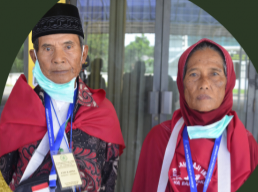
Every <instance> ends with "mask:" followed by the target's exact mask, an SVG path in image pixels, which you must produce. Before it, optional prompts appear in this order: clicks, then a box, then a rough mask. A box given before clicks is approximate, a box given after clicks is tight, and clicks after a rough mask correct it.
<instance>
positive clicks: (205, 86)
mask: <svg viewBox="0 0 258 192" xmlns="http://www.w3.org/2000/svg"><path fill="white" fill-rule="evenodd" d="M199 88H200V89H201V90H203V89H209V80H208V78H207V77H202V78H200V83H199Z"/></svg>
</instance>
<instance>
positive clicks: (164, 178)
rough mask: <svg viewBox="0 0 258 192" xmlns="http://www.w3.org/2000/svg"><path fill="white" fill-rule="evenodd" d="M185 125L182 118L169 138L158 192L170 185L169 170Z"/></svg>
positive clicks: (162, 191)
mask: <svg viewBox="0 0 258 192" xmlns="http://www.w3.org/2000/svg"><path fill="white" fill-rule="evenodd" d="M183 124H184V119H183V117H181V118H180V119H179V120H178V122H177V123H176V125H175V127H174V129H173V131H172V133H171V136H170V138H169V141H168V144H167V148H166V151H165V155H164V160H163V164H162V168H161V173H160V177H159V185H158V190H157V192H164V191H165V190H166V187H167V183H168V170H169V167H170V164H171V161H172V159H173V157H174V153H175V149H176V142H177V136H178V133H179V131H180V129H181V127H182V126H183Z"/></svg>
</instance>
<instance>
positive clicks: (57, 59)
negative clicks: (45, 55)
mask: <svg viewBox="0 0 258 192" xmlns="http://www.w3.org/2000/svg"><path fill="white" fill-rule="evenodd" d="M52 61H53V63H55V64H61V63H65V54H64V51H63V50H62V49H56V50H55V52H54V54H53V59H52Z"/></svg>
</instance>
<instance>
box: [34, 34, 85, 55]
mask: <svg viewBox="0 0 258 192" xmlns="http://www.w3.org/2000/svg"><path fill="white" fill-rule="evenodd" d="M78 37H79V41H80V46H81V49H82V46H83V37H81V36H80V35H78ZM33 48H34V49H35V50H36V52H38V50H39V39H38V38H37V39H35V41H34V42H33Z"/></svg>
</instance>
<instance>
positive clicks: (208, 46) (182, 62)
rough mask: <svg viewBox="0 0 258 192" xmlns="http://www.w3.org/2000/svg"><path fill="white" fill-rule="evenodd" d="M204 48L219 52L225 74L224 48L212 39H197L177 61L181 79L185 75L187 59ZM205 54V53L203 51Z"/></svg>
mask: <svg viewBox="0 0 258 192" xmlns="http://www.w3.org/2000/svg"><path fill="white" fill-rule="evenodd" d="M206 49H210V50H213V51H215V52H217V53H218V54H219V56H220V57H221V59H222V61H223V69H224V73H225V75H226V76H227V64H226V56H225V54H224V51H225V50H224V49H223V48H222V47H221V46H219V45H217V44H216V43H214V42H212V41H199V42H197V43H196V44H194V45H192V46H191V47H189V48H188V49H187V50H186V51H185V52H184V53H183V54H182V56H181V58H180V60H179V63H178V70H179V73H180V75H182V76H181V77H182V80H183V79H184V77H185V74H186V71H187V67H188V62H189V59H190V58H191V57H192V56H193V55H194V54H195V53H196V52H198V51H204V50H206ZM204 54H205V53H204Z"/></svg>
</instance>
